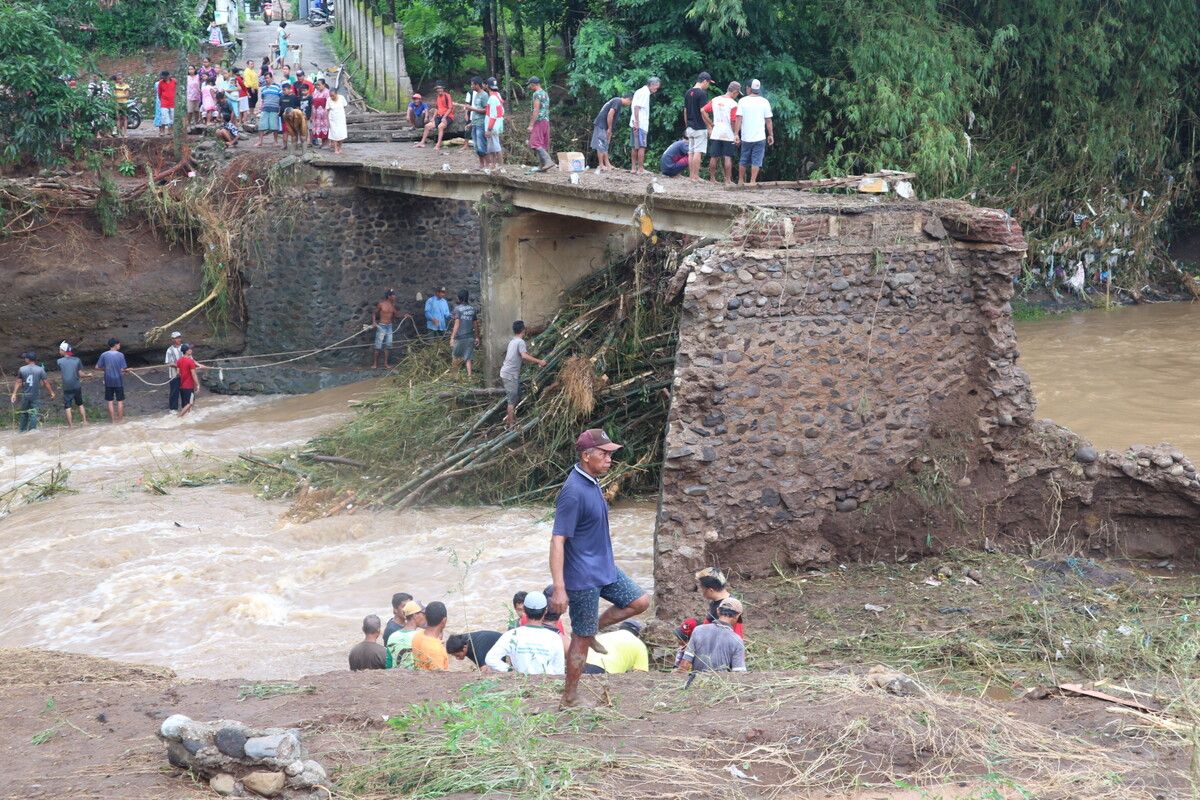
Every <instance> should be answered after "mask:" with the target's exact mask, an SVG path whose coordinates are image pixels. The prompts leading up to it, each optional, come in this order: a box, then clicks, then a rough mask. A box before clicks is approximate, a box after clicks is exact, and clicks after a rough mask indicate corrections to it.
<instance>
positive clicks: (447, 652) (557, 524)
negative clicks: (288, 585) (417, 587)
mask: <svg viewBox="0 0 1200 800" xmlns="http://www.w3.org/2000/svg"><path fill="white" fill-rule="evenodd" d="M620 449H621V445H619V444H616V443H615V442H613V441H612V440H611V439H610V438H609V437H608V434H607V433H605V432H604V431H603V430H601V429H599V428H592V429H589V430H586V431H584V432H583V433H581V434H580V435H579V438H578V439H577V440H576V442H575V450H576V452H577V454H578V459H579V460H578V463H576V464H575V466H574V467H572V469H571V471H570V472H569V473H568V474H567V476H566V479H565V480H564V481H563V484H562V488H561V489H559V492H558V498H557V500H556V502H555V509H554V526H553V531H552V535H551V537H550V559H549V562H550V563H549V567H550V584H549V585H548V586H546V588H545V589H544V590H537V591H529V592H524V591H522V592H518V593H517V594H516V595H515V596H514V597H513V609H514V620H515V621H514V622H513V623H512V624H511V625H510V626H509V630H507V631H505V632H503V633H502V632H499V631H474V632H470V633H459V634H454V635H452V636H449V637H448V638H446V639H445V641H444V643H443V636H444V634H445V631H446V626H447V610H446V606H445V604H444V603H442V602H436V601H435V602H431V603H429V604H428V605H422V604H421V603H419V602H417V601H416V600H415V599H413V597H412V595H410V594H407V593H404V592H400V593H397V594H396V595H394V596H393V597H392V612H393V616H392V619H390V620H388V622H387V625H386V627H384V626H383V624H382V622H381V620H380V618H379V617H378V616H377V615H375V614H371V615H369V616H368V617H366V618H365V619H364V620H363V634H364V639H363V641H361V642H359V643H358V644H357V645H355V647H354V649H353V650H352V651H351V653H350V658H349V660H350V669H351V670H361V669H387V668H399V669H416V670H445V669H449V663H450V658H449V657H450V656H451V655H453V656H454V657H455V658H457V659H459V660H470V661H471V662H472V663H473V664H475V665H476V666H477V667H479V668H480V669H481V670H484V671H487V672H496V673H506V672H521V673H525V674H544V675H564V676H565V678H566V682H565V685H564V688H563V696H562V704H563V706H564V707H571V706H577V705H581V704H583V703H584V701H583V700H581V698H580V695H579V681H580V677H581V676H582V675H584V674H587V673H619V672H628V671H631V670H642V671H645V670H648V669H649V656H648V651H647V648H646V645H645V644H644V643H643V642H642V641H641V635H642V633H643V630H644V626H643V625H642V623H641V622H639V621H638V620H636V619H633V618H634V617H636V616H637V615H639V614H642V613H644V612H645V611H646V610H647V609H648V608H649V607H650V598H649V596H648V595H647V593H646V591H645V590H644V589H642V587H641V586H639V585H638V583H637V582H636V581H635V580H633V578H631V577H629V575H627V574H626V573H625V572H624V571H623V570H622V569H621V568H620V567H619V566H617V563H616V559H615V558H614V556H613V546H612V534H611V531H610V529H609V522H608V501H607V500H606V499H605V497H604V490H603V488H602V487H601V483H600V481H601V479H602V478H603V477H604V476H605V475H606V474H607V473H608V472H609V470H610V469H611V468H612V459H613V453H615V452H616V451H617V450H620ZM696 583H697V588H698V589H699V590H700V592H701V593H702V594H703V596H704V598H705V600H706V601H707V606H706V608H705V610H704V613H703V614H702V615H700V616H702V617H703V621H701V620H700V619H696V618H692V619H687V620H685V621H684V622H683V623H682V624H681V625H679V626H678V627H677V628H676V629H675V635H676V637H677V638H678V639H679V650H678V653H677V654H676V658H675V668H676V669H677V670H678V671H681V672H691V671H698V672H704V671H730V672H744V671H745V670H746V647H745V644H744V643H743V641H742V636H743V628H742V612H743V607H742V604H741V602H740V601H738V600H737V599H736V598H734V597H733V596H732V595H731V594H730V592H729V586H728V581H727V580H726V578H725V576H724V574H722V572H721V571H720V570H718V569H715V568H708V569H704V570H701V571H700V572H698V573H696ZM601 599H603V600H606V601H608V603H609V604H610V605H609V606H608V607H607V608H605V609H604V610H603V612H601V610H600V600H601ZM564 613H565V614H569V616H570V622H571V627H570V632H569V634H568V632H567V630H566V627H565V626H564V625H563V622H562V619H561V616H562V615H563V614H564ZM602 631H606V632H603V633H602ZM381 640H382V641H381Z"/></svg>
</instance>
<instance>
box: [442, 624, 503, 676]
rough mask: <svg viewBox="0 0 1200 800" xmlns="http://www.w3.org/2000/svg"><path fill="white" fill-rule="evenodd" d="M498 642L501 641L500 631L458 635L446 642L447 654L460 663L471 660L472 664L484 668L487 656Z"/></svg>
mask: <svg viewBox="0 0 1200 800" xmlns="http://www.w3.org/2000/svg"><path fill="white" fill-rule="evenodd" d="M498 641H500V632H499V631H475V632H474V633H456V634H454V635H453V636H451V637H450V638H449V639H447V640H446V652H447V653H449V654H450V655H452V656H454V657H455V658H457V659H458V660H459V661H462V660H463V659H470V660H471V663H472V664H474V665H475V666H477V667H482V666H483V665H484V659H486V658H487V654H488V653H489V652H490V651H491V649H492V647H493V646H495V644H496V642H498Z"/></svg>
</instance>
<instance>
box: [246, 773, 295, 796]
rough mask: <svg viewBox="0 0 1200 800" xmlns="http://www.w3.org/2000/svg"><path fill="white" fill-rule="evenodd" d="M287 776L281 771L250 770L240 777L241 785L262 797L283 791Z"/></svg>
mask: <svg viewBox="0 0 1200 800" xmlns="http://www.w3.org/2000/svg"><path fill="white" fill-rule="evenodd" d="M286 781H287V778H286V777H285V776H284V774H283V773H282V772H251V773H249V774H248V775H246V776H245V777H244V778H242V785H243V786H245V787H246V788H247V789H249V790H250V791H252V792H254V793H255V794H261V795H262V796H263V797H274V796H275V795H277V794H279V793H280V792H282V791H283V785H284V783H285V782H286Z"/></svg>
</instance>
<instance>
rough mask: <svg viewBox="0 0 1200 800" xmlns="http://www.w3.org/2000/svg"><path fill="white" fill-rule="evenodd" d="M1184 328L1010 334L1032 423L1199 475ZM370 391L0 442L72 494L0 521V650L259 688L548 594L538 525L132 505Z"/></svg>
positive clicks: (5, 464)
mask: <svg viewBox="0 0 1200 800" xmlns="http://www.w3.org/2000/svg"><path fill="white" fill-rule="evenodd" d="M1197 322H1200V307H1193V306H1185V305H1156V306H1144V307H1134V308H1125V309H1120V310H1118V311H1113V312H1092V313H1088V314H1076V315H1072V316H1066V317H1057V318H1054V319H1049V320H1044V321H1038V322H1031V323H1025V324H1021V325H1019V326H1018V332H1019V341H1020V347H1021V353H1022V363H1023V365H1024V366H1025V368H1026V369H1027V370H1028V371H1029V372H1030V374H1031V375H1032V377H1033V385H1034V389H1035V392H1036V393H1037V397H1038V403H1039V406H1040V413H1041V416H1043V417H1050V418H1053V419H1054V420H1056V421H1057V422H1059V423H1062V424H1064V425H1067V426H1069V427H1073V428H1074V429H1075V430H1077V431H1079V432H1080V433H1082V434H1084V435H1085V436H1087V437H1089V438H1090V439H1092V441H1094V442H1095V443H1097V444H1098V445H1101V446H1104V447H1123V446H1125V445H1128V444H1132V443H1134V442H1140V443H1146V444H1154V443H1157V442H1158V441H1160V440H1170V441H1172V442H1174V443H1175V444H1177V445H1179V446H1180V447H1182V448H1183V449H1184V450H1185V451H1186V452H1188V453H1190V454H1191V455H1192V456H1193V457H1196V456H1197V454H1200V430H1198V429H1197V426H1195V425H1193V424H1191V419H1190V417H1191V414H1192V413H1194V412H1195V410H1196V402H1195V398H1196V397H1198V396H1200V349H1198V348H1197V347H1196V346H1195V324H1196V323H1197ZM370 388H371V387H370V386H369V385H358V386H354V387H343V388H339V389H332V390H328V391H324V392H320V393H318V394H315V395H311V396H306V397H283V398H280V397H273V398H245V397H217V396H213V395H207V394H206V395H204V396H203V397H202V399H201V405H200V406H199V410H198V411H197V413H195V414H194V415H193V416H192V417H191V418H189V419H185V420H183V421H182V422H181V421H180V420H177V419H175V418H174V417H170V416H167V415H165V414H164V415H162V416H148V417H141V418H138V419H134V420H131V421H130V422H127V423H126V424H124V425H121V426H111V425H108V424H106V423H102V424H94V425H92V426H90V427H88V428H86V429H82V428H76V429H74V430H67V429H64V428H52V429H43V430H41V431H38V432H37V433H34V434H27V435H24V436H18V435H17V434H14V433H10V432H5V433H0V491H2V490H3V489H5V488H7V487H9V486H11V485H13V484H14V483H16V482H19V481H22V480H25V479H27V478H28V477H30V476H32V475H35V474H36V473H38V472H39V471H41V470H43V469H45V468H47V467H51V466H54V465H55V464H58V463H61V464H62V465H63V466H65V467H68V468H69V469H70V470H71V477H70V483H69V485H70V487H71V488H72V489H73V490H74V493H73V494H69V495H63V496H59V497H56V498H54V499H52V500H49V501H45V502H41V503H36V504H33V505H27V506H22V507H18V508H16V509H15V510H14V512H13V513H12V514H11V515H9V516H7V517H4V518H0V645H2V646H4V647H40V648H50V649H56V650H63V651H67V652H78V653H90V654H93V655H101V656H109V657H113V658H118V659H121V660H125V661H135V662H144V663H152V664H162V665H166V666H169V667H171V668H173V669H175V670H176V671H177V672H179V673H181V674H183V675H188V676H204V677H233V676H240V677H245V678H253V679H268V678H293V677H297V676H299V675H302V674H305V673H311V672H317V671H322V670H328V669H344V668H345V664H346V662H345V658H346V652H347V651H348V650H349V648H350V647H351V646H352V645H353V644H354V643H355V642H356V641H357V640H358V639H360V638H361V637H360V634H359V632H358V626H359V623H360V621H361V619H362V617H363V616H364V615H366V614H369V613H377V614H379V615H380V616H381V617H382V618H385V619H386V616H387V615H388V614H389V613H390V609H389V608H388V603H389V599H390V597H391V595H392V593H393V592H396V591H408V592H410V593H412V594H414V595H416V596H417V597H418V598H419V599H421V600H423V601H426V602H428V601H430V600H436V599H440V600H443V601H445V602H446V603H447V606H448V607H449V609H450V620H451V624H450V630H451V631H460V630H465V629H469V628H479V627H496V626H500V625H503V624H504V623H505V622H506V620H507V611H508V601H509V598H510V597H511V595H512V593H513V592H514V591H517V590H519V589H526V590H528V589H533V588H537V587H539V586H542V585H544V583H545V582H546V581H547V578H548V576H547V568H546V551H547V543H548V540H549V535H550V516H549V512H548V510H547V509H545V508H508V509H497V508H430V509H420V510H414V511H407V512H404V513H401V514H394V513H358V514H354V515H351V516H342V517H336V518H332V519H323V520H317V521H314V522H308V523H303V524H298V523H291V522H287V521H284V520H283V514H284V512H285V511H286V510H287V507H288V506H287V504H286V503H281V502H266V501H263V500H260V499H258V498H257V497H255V496H254V495H253V494H252V493H251V492H249V491H247V490H245V489H242V488H238V487H229V486H209V487H205V488H197V489H186V488H180V489H171V490H170V493H169V494H168V495H165V496H164V495H157V494H152V493H150V492H148V491H146V489H145V483H146V481H147V479H150V478H154V477H155V476H157V475H159V474H161V473H164V472H169V471H171V470H177V469H179V468H180V465H181V464H184V465H188V464H203V463H206V461H207V460H209V459H229V458H233V457H235V456H236V454H237V453H238V452H240V451H245V450H264V451H267V450H272V449H279V448H284V447H294V446H298V445H300V444H302V443H303V442H305V441H306V440H308V439H309V438H310V437H312V436H313V435H314V434H316V433H318V432H320V431H321V430H324V429H326V428H328V427H329V426H331V425H333V424H336V423H337V422H338V421H339V420H341V419H344V418H345V417H346V416H347V415H348V414H349V410H348V407H347V401H348V400H350V399H352V398H353V397H355V396H356V395H360V394H362V393H364V392H366V391H369V390H370ZM612 521H613V528H614V536H615V540H616V545H617V557H618V561H619V562H620V563H621V564H622V565H623V566H624V567H625V568H626V569H627V570H628V571H629V572H631V574H633V575H634V576H635V577H636V578H637V579H638V580H639V581H642V582H643V585H644V586H646V587H647V588H650V586H651V566H652V531H653V521H654V507H653V504H652V503H642V504H631V505H624V506H619V507H618V508H616V509H614V513H613V515H612ZM456 562H457V563H458V564H459V565H460V566H459V567H456V566H455V563H456ZM467 562H469V563H470V566H469V567H468V568H466V569H465V571H464V569H463V567H462V566H461V565H463V564H464V563H467Z"/></svg>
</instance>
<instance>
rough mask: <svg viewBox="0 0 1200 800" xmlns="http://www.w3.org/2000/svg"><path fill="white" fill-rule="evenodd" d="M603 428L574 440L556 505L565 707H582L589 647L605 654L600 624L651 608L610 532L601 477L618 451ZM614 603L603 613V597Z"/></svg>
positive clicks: (554, 562) (556, 601)
mask: <svg viewBox="0 0 1200 800" xmlns="http://www.w3.org/2000/svg"><path fill="white" fill-rule="evenodd" d="M620 449H621V445H619V444H614V443H613V441H612V440H611V439H609V438H608V434H606V433H605V432H604V431H603V430H600V429H599V428H593V429H591V430H586V431H584V432H583V433H581V434H580V435H579V438H578V439H576V440H575V451H576V452H577V453H579V463H578V464H576V465H575V466H574V467H573V468H572V469H571V471H570V473H568V474H567V479H566V480H565V481H563V485H562V489H560V490H559V492H558V500H557V502H556V504H555V509H554V535H553V536H551V537H550V576H551V578H552V579H553V581H554V594H553V597H552V598H551V600H550V610H551V611H553V612H555V613H557V614H561V613H562V612H564V611H566V610H567V608H568V607H570V610H571V645H570V648H569V649H568V651H567V670H566V672H567V682H566V686H565V687H564V688H563V698H562V705H563V707H565V708H569V707H571V706H577V705H579V676H580V675H582V674H583V665H584V664H585V663H586V661H587V652H588V650H589V649H591V650H595V651H596V652H597V653H601V654H605V653H606V651H605V650H604V648H603V647H601V646H600V645H599V644H598V643H597V642H596V634H597V633H599V631H600V629H601V628H605V627H608V626H609V625H615V624H616V623H618V622H620V621H621V620H624V619H628V618H629V617H632V616H634V615H636V614H641V613H642V612H643V611H645V610H646V609H648V608H649V607H650V598H649V597H648V596H647V594H646V592H645V590H644V589H642V587H640V586H638V585H637V583H636V582H634V580H633V579H632V578H630V577H629V576H628V575H626V574H625V573H624V572H622V571H621V569H620V568H619V567H618V566H617V563H616V561H615V560H614V559H613V548H612V537H611V535H610V534H609V530H608V501H607V500H605V499H604V491H603V489H601V488H600V478H602V477H604V475H606V474H607V473H608V471H609V469H611V468H612V454H613V452H614V451H616V450H620ZM601 597H603V598H604V599H605V600H607V601H608V602H610V603H612V605H611V606H609V607H608V608H607V609H605V611H604V613H603V614H600V598H601Z"/></svg>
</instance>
